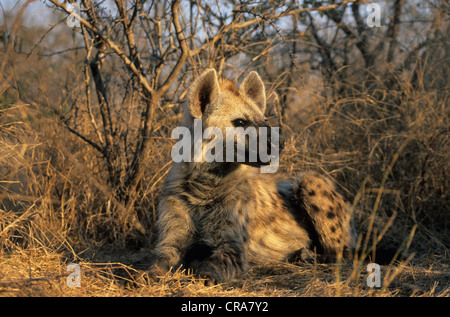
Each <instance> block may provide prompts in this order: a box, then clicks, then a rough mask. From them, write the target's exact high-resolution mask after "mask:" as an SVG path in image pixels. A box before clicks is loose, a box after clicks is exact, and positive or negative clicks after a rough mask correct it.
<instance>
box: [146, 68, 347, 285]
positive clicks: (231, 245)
mask: <svg viewBox="0 0 450 317" xmlns="http://www.w3.org/2000/svg"><path fill="white" fill-rule="evenodd" d="M186 108H187V109H186V110H187V111H186V114H185V118H184V121H185V125H186V127H187V128H189V129H191V130H192V129H193V123H194V120H195V119H202V121H201V122H202V126H203V128H206V127H218V128H219V129H222V130H224V129H225V128H226V127H233V126H242V127H249V126H253V127H268V125H267V123H266V118H265V116H264V111H265V108H266V95H265V88H264V84H263V82H262V81H261V79H260V77H259V76H258V74H257V73H256V72H251V73H250V74H249V75H248V77H247V78H246V79H245V80H244V81H243V82H242V84H241V85H240V88H239V89H238V88H237V87H236V86H235V85H234V84H233V83H232V82H230V81H228V80H225V79H221V78H218V76H217V73H216V71H215V70H213V69H211V70H207V71H206V72H204V73H203V74H202V75H201V76H200V77H199V78H197V79H196V80H195V81H194V83H193V84H192V86H191V89H190V95H189V101H188V103H187V107H186ZM223 135H224V136H225V135H226V134H225V132H224V133H223ZM270 142H271V141H270V136H269V137H268V143H270ZM247 149H248V147H246V150H247ZM262 164H263V163H259V162H253V163H251V162H247V161H244V162H209V163H208V162H205V161H202V162H195V161H193V162H179V163H175V164H174V166H173V167H172V169H171V170H170V172H169V175H168V177H167V179H166V181H165V184H164V187H163V191H162V195H161V199H160V203H159V206H158V213H157V227H158V230H159V233H158V239H157V244H156V248H155V250H154V262H153V263H152V266H151V269H150V272H152V273H153V274H154V273H156V272H159V273H161V272H165V271H167V270H169V269H170V268H171V267H178V266H180V265H184V266H187V267H191V268H193V270H194V272H195V271H196V272H197V273H198V274H199V275H200V276H203V277H206V278H207V279H208V280H209V281H212V282H224V281H229V280H231V279H233V278H235V277H237V276H239V274H241V273H242V272H244V271H245V270H247V269H248V268H249V266H251V265H255V264H264V263H268V262H273V261H298V260H306V259H309V258H310V257H311V255H313V254H317V255H318V257H319V258H321V259H325V260H332V259H334V258H336V256H338V255H343V257H344V258H346V257H350V256H351V251H352V244H353V238H352V230H351V225H350V222H351V215H350V211H349V209H350V208H349V205H348V204H347V203H346V202H345V201H344V198H343V197H342V196H341V194H339V192H338V191H337V190H336V188H335V185H334V184H333V182H332V181H331V180H330V179H328V178H327V177H324V176H322V175H320V174H318V173H316V172H305V173H301V174H299V175H296V176H295V177H283V176H280V175H278V174H271V173H261V170H260V168H259V167H260V166H261V165H262ZM314 251H315V252H314Z"/></svg>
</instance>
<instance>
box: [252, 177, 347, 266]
mask: <svg viewBox="0 0 450 317" xmlns="http://www.w3.org/2000/svg"><path fill="white" fill-rule="evenodd" d="M251 185H252V188H251V189H250V190H249V192H250V193H251V195H252V197H249V199H250V200H251V201H253V202H254V206H252V208H250V212H249V222H248V227H247V229H248V235H249V242H248V245H247V250H248V260H249V262H250V263H261V262H265V261H273V260H275V261H280V260H290V259H293V258H294V257H295V255H297V254H298V252H300V253H299V254H298V255H299V256H300V257H304V256H305V254H301V252H302V251H307V250H312V249H315V250H316V251H317V252H318V253H319V254H320V255H321V259H323V260H332V259H334V258H335V257H336V256H337V255H338V254H339V253H340V252H343V256H344V257H347V258H348V257H349V256H350V254H351V250H352V243H353V238H352V229H351V224H350V218H351V217H350V208H349V205H348V204H347V203H346V202H345V200H344V199H343V197H342V196H341V195H340V194H339V192H338V191H337V190H336V188H335V186H334V184H333V183H332V182H331V181H330V180H329V179H328V178H326V177H324V176H322V175H320V174H318V173H315V172H306V173H302V174H300V175H298V176H296V177H295V178H293V179H289V180H288V179H286V180H284V179H279V178H277V177H273V175H267V174H260V175H259V176H258V177H255V179H254V180H253V181H252V184H251Z"/></svg>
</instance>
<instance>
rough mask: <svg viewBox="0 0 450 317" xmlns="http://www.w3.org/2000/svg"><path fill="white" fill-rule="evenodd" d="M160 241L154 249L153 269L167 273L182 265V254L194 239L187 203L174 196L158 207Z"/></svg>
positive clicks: (164, 200)
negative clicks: (172, 268)
mask: <svg viewBox="0 0 450 317" xmlns="http://www.w3.org/2000/svg"><path fill="white" fill-rule="evenodd" d="M157 225H158V241H157V244H156V248H155V249H154V251H153V253H154V260H153V262H152V268H153V269H159V270H164V271H167V270H169V269H170V268H171V267H175V266H178V265H180V264H181V260H182V254H183V253H184V252H185V250H186V249H187V248H188V246H189V245H190V244H191V242H192V239H193V232H194V229H193V224H192V219H191V217H190V215H189V212H188V209H187V207H186V206H185V203H184V202H183V201H182V200H181V199H178V198H176V197H174V196H170V197H167V198H164V199H163V200H162V201H161V202H160V203H159V206H158V218H157Z"/></svg>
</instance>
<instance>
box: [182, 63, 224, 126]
mask: <svg viewBox="0 0 450 317" xmlns="http://www.w3.org/2000/svg"><path fill="white" fill-rule="evenodd" d="M219 92H220V87H219V81H218V79H217V73H216V70H215V69H209V70H207V71H205V72H204V73H203V74H201V75H200V77H199V78H197V79H196V80H195V81H194V83H193V84H192V86H191V92H190V94H189V112H190V113H191V115H192V116H193V117H194V118H196V119H200V118H201V117H202V114H203V112H205V109H206V106H207V105H208V104H209V103H210V102H211V101H212V100H213V99H214V97H215V96H217V94H218V93H219Z"/></svg>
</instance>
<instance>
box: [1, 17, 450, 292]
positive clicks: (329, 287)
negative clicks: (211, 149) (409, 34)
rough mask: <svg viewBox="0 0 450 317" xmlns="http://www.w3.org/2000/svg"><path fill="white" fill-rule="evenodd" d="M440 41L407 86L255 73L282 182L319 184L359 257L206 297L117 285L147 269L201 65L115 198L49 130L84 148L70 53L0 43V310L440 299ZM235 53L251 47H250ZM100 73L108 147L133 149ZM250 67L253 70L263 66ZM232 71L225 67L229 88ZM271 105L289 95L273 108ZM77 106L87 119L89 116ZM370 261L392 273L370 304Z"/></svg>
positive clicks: (116, 74) (269, 269)
mask: <svg viewBox="0 0 450 317" xmlns="http://www.w3.org/2000/svg"><path fill="white" fill-rule="evenodd" d="M8 19H9V18H8ZM19 20H20V19H19V18H17V21H18V22H14V23H10V25H11V24H13V25H14V27H15V28H14V29H12V31H11V30H9V31H10V32H12V33H11V34H13V33H14V32H18V33H20V32H19V31H18V30H21V29H20V28H19V27H18V25H20V21H19ZM16 26H17V28H16ZM55 29H57V27H56V28H55ZM40 31H42V32H41V33H40V34H38V35H36V34H33V33H32V31H31V30H28V29H25V28H24V29H23V30H21V33H20V34H19V35H20V36H22V37H23V38H25V41H24V43H25V44H24V45H25V46H27V45H28V46H30V47H26V49H28V50H31V48H32V46H33V45H31V43H37V42H39V41H40V40H42V39H41V38H40V37H41V36H42V33H43V32H44V30H40ZM64 34H65V33H64V32H59V33H56V35H55V36H54V37H53V40H54V43H56V44H55V45H56V46H57V44H58V43H61V42H62V43H64V44H67V43H66V42H64V40H61V38H62V39H65V37H67V34H66V35H64ZM370 34H371V33H370ZM442 34H446V33H445V32H442ZM13 35H14V34H13ZM59 37H61V38H59ZM382 40H383V39H382ZM441 40H442V42H432V41H430V42H429V43H428V44H427V43H425V44H427V45H428V46H427V50H424V53H423V54H422V53H421V55H420V58H417V62H416V63H415V65H413V68H414V70H413V71H411V70H408V69H407V67H404V69H403V70H402V71H398V72H397V71H393V70H391V66H392V65H385V63H384V61H383V60H382V58H380V61H376V64H375V65H374V66H373V67H372V68H371V69H366V68H362V67H360V66H357V65H358V63H356V62H355V63H354V65H353V66H346V67H343V68H342V69H337V70H335V75H336V76H337V78H328V79H326V78H324V77H321V76H317V73H315V76H313V75H311V77H310V78H308V72H307V71H305V73H304V74H303V76H304V78H303V83H304V84H302V85H300V84H299V83H297V82H296V80H297V78H295V76H297V75H296V73H295V74H294V75H292V74H290V75H291V76H292V78H291V80H286V81H283V80H284V79H282V78H283V76H278V73H277V71H278V70H277V68H276V65H272V64H270V59H269V57H267V62H266V64H264V65H263V64H256V66H255V68H256V67H259V70H260V72H261V73H262V75H263V77H264V80H265V82H266V85H267V91H268V92H269V98H268V103H269V114H270V115H271V116H273V119H274V120H275V121H277V122H278V123H280V124H281V127H282V130H283V134H284V137H285V138H286V144H285V149H284V152H283V153H282V158H281V165H282V166H281V170H282V172H286V173H288V174H293V173H298V172H301V171H302V170H306V169H315V170H318V171H320V172H322V173H325V174H328V175H330V176H331V177H332V178H334V179H335V180H336V181H337V183H338V184H339V186H340V187H341V189H342V191H343V193H344V195H345V196H346V197H347V198H348V199H349V201H350V202H351V203H352V204H353V207H354V217H355V220H356V228H357V231H358V233H359V240H358V241H359V247H360V250H362V253H364V255H367V257H368V258H367V259H366V260H365V262H360V261H357V262H355V263H354V265H353V266H352V265H343V266H341V265H338V264H331V265H323V264H303V265H299V266H294V265H289V264H285V263H280V264H274V265H269V266H266V267H260V268H254V269H252V270H251V271H250V272H248V273H247V274H246V275H245V276H244V277H243V278H241V279H240V280H238V281H235V282H232V283H227V284H220V285H217V286H213V287H206V286H204V284H203V282H202V281H199V280H197V279H196V278H195V277H194V276H192V275H190V274H187V273H186V272H182V271H177V272H175V273H169V274H167V275H166V276H164V277H163V278H162V280H161V281H160V282H159V283H154V284H151V285H149V286H145V285H139V283H137V284H138V285H137V286H136V285H134V284H136V283H134V284H133V283H131V282H133V272H136V270H138V269H141V268H145V264H146V263H148V260H149V259H148V254H149V252H148V250H149V249H150V248H151V247H152V243H153V242H154V238H155V229H154V223H155V206H156V205H157V202H158V195H159V191H160V189H161V185H162V182H163V180H164V177H165V175H166V174H167V172H168V170H169V168H170V166H171V161H170V156H169V153H170V147H171V144H172V142H173V141H172V140H171V139H170V138H169V136H170V131H171V130H172V128H174V127H175V126H177V125H178V123H179V122H178V121H177V120H178V119H179V117H180V108H181V107H180V104H181V102H182V101H183V98H185V96H186V88H187V86H188V83H187V81H188V80H187V79H188V78H190V76H191V75H193V74H194V73H195V72H198V71H199V70H200V68H201V67H203V66H202V65H201V64H202V63H204V64H205V65H206V64H208V63H209V62H211V63H212V61H210V60H208V61H206V62H204V61H201V62H199V64H198V65H197V64H192V65H191V64H189V67H188V70H186V73H182V75H180V76H179V77H181V79H180V82H179V85H178V86H177V87H176V89H175V91H173V92H172V91H170V90H169V92H170V96H174V97H173V98H174V100H172V99H171V98H168V97H167V99H161V100H160V104H158V107H157V109H156V110H155V118H154V120H153V121H154V123H155V125H154V129H153V131H152V135H151V138H149V147H148V151H147V152H146V153H144V154H145V155H143V156H142V161H141V165H142V166H144V167H145V168H144V169H143V171H142V173H141V174H139V175H138V177H137V179H138V182H136V184H134V185H133V186H130V187H128V188H126V190H123V188H119V189H118V188H117V187H115V186H113V185H112V184H111V178H110V176H111V173H110V170H108V168H109V167H108V166H107V162H106V160H105V159H104V157H102V155H101V154H100V153H99V152H98V151H97V150H95V149H94V148H93V147H92V146H89V145H88V144H87V143H86V142H84V141H83V140H81V139H80V138H79V137H77V136H75V135H74V134H73V133H71V132H69V131H68V129H67V128H66V127H64V125H63V123H62V120H61V115H62V114H63V115H64V116H67V118H69V119H70V120H68V121H67V122H68V124H69V125H70V126H71V127H76V131H78V132H79V133H80V134H82V135H84V136H87V137H89V138H90V139H92V140H97V137H98V136H97V134H96V132H95V129H94V128H93V124H92V122H91V116H90V114H89V113H88V111H87V110H86V109H85V108H84V106H85V105H86V104H87V103H88V102H87V99H86V96H85V90H86V86H85V85H84V74H83V72H82V71H80V69H82V65H83V62H84V57H85V56H82V55H83V54H81V55H80V54H78V53H77V51H73V52H71V53H70V54H66V55H61V57H59V56H50V57H43V55H39V47H37V48H36V49H35V51H34V53H33V54H31V55H30V56H29V57H26V56H25V55H24V54H20V53H17V52H15V50H14V48H13V47H12V46H14V45H15V44H14V43H13V42H9V43H8V44H7V43H6V40H5V42H4V44H5V46H6V45H8V47H7V48H6V50H5V51H3V52H1V53H0V75H1V78H2V82H0V296H446V297H448V296H450V274H449V272H450V267H449V265H450V257H449V252H448V248H449V247H450V222H449V219H450V196H449V192H450V128H449V127H450V125H449V116H450V109H449V104H450V103H449V101H450V100H449V85H448V74H449V73H450V69H449V63H448V57H447V56H446V52H447V51H448V50H446V47H448V43H449V42H448V37H447V38H443V39H441ZM11 43H12V44H11ZM42 43H43V44H42V46H43V45H44V43H46V41H45V40H42ZM262 43H263V44H264V42H262ZM267 43H269V42H267ZM267 43H266V44H267ZM270 43H272V42H270ZM270 43H269V44H270ZM433 43H434V44H433ZM436 43H437V44H436ZM272 44H273V43H272ZM284 44H286V43H284ZM45 45H50V44H48V43H47V44H45ZM248 45H253V42H252V41H251V40H250V39H249V44H248ZM264 45H265V44H264ZM264 45H263V46H264ZM64 47H65V46H64ZM53 49H54V50H55V51H56V50H57V49H56V48H53ZM331 49H334V48H331ZM337 49H339V48H337ZM306 51H308V50H306ZM418 52H419V51H418ZM418 52H417V53H418ZM420 52H422V51H420ZM443 52H444V53H443ZM425 53H426V54H425ZM264 54H266V53H264ZM349 54H350V53H349ZM269 55H270V54H268V55H267V56H269ZM261 56H264V55H261ZM261 56H258V58H259V57H261ZM349 56H350V57H352V58H355V59H357V56H359V55H349ZM355 56H356V57H355ZM108 58H110V59H107V62H105V67H104V68H103V70H102V72H103V75H104V76H105V79H107V80H110V82H111V84H110V85H109V86H108V91H107V94H108V96H109V97H110V100H111V111H112V113H113V115H112V116H111V118H113V119H114V120H116V121H114V122H113V124H114V126H115V127H117V129H118V130H117V131H118V132H117V138H118V140H119V141H118V142H122V141H123V140H124V139H125V137H126V138H128V139H127V141H128V142H129V143H126V142H124V144H135V143H133V142H135V141H136V139H137V138H138V132H139V129H138V127H139V125H140V123H141V121H140V120H141V118H140V115H141V113H140V111H142V109H144V108H145V104H144V103H143V101H142V100H143V99H142V98H141V97H140V95H139V91H138V89H137V88H136V87H134V86H133V85H134V84H133V83H132V80H131V79H130V76H129V74H128V73H126V72H124V71H123V69H121V68H120V67H121V66H115V64H114V62H117V57H114V56H113V57H111V56H109V57H108ZM208 58H210V57H209V56H207V57H206V59H208ZM258 58H255V61H256V63H259V61H260V60H262V59H263V58H262V57H261V59H259V60H258ZM211 59H212V57H211ZM191 62H192V61H191ZM228 62H229V60H227V63H228ZM313 62H314V61H313V60H312V61H311V65H312V64H313ZM55 63H57V64H55ZM221 63H222V62H221ZM261 63H262V62H261ZM280 63H281V59H280ZM412 64H414V63H412ZM55 65H56V66H55ZM80 65H81V66H80ZM220 65H221V66H223V65H224V64H223V63H222V64H220ZM311 65H309V66H311ZM349 65H350V64H349ZM169 66H170V65H168V67H169ZM281 66H283V65H280V67H281ZM227 67H228V68H227ZM233 67H235V66H230V65H228V66H227V65H226V63H225V68H227V69H228V70H229V71H230V72H231V73H233ZM252 67H253V66H252ZM283 67H284V66H283ZM285 68H286V69H288V68H287V67H285ZM311 68H312V66H311ZM305 69H308V65H306V66H305ZM247 70H248V69H247ZM247 70H246V71H247ZM291 70H292V67H291ZM240 71H241V70H240ZM264 72H265V73H264ZM235 73H236V72H235ZM238 73H239V72H238ZM270 73H276V76H272V77H273V78H271V76H270ZM311 73H312V71H311ZM114 78H116V81H115V80H113V79H114ZM287 82H290V86H286V85H287ZM283 85H284V86H283ZM91 88H92V87H91ZM172 88H173V87H172ZM280 91H288V92H289V93H288V94H287V98H286V100H287V102H286V103H285V104H283V103H281V102H280V99H281V97H280V96H279V92H280ZM92 94H94V89H92ZM175 96H176V98H175ZM177 98H178V99H177ZM91 99H92V100H91ZM91 99H90V102H92V107H93V109H94V110H95V111H94V112H96V114H97V119H98V112H99V110H98V108H99V106H98V105H97V104H95V102H94V99H95V98H94V96H92V97H91ZM282 107H285V108H283V109H281V108H282ZM98 122H99V123H98V124H99V126H100V128H101V123H100V120H98ZM100 130H101V129H100ZM100 137H101V136H100ZM100 137H98V138H100ZM120 144H122V143H120ZM121 146H122V145H121ZM134 150H135V148H134V147H133V146H129V147H125V146H122V147H118V148H117V153H119V154H120V155H118V156H117V157H115V158H114V160H112V161H111V162H113V163H114V164H116V165H115V166H113V167H114V168H115V169H116V170H117V171H120V173H118V175H116V179H115V181H117V182H118V183H120V181H122V180H123V178H124V175H125V176H126V172H127V167H129V166H130V164H129V163H130V157H132V154H133V153H134ZM111 162H110V163H111ZM121 173H122V174H121ZM376 247H378V248H376ZM386 247H389V248H391V249H392V250H393V251H394V253H395V257H396V261H395V263H394V262H393V263H391V265H383V266H382V279H383V286H382V287H381V288H380V289H370V288H368V287H367V285H366V277H367V272H366V265H367V263H368V262H369V261H371V260H370V259H372V261H373V259H374V258H375V259H377V258H376V256H377V254H375V251H374V250H375V249H377V250H381V249H383V248H386ZM379 255H380V254H379V253H378V256H379ZM375 261H377V260H375ZM72 262H75V263H79V264H80V265H81V271H82V286H81V287H80V288H69V287H67V285H66V277H67V274H68V273H67V272H66V267H67V265H68V264H69V263H72ZM132 284H133V285H132Z"/></svg>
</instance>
